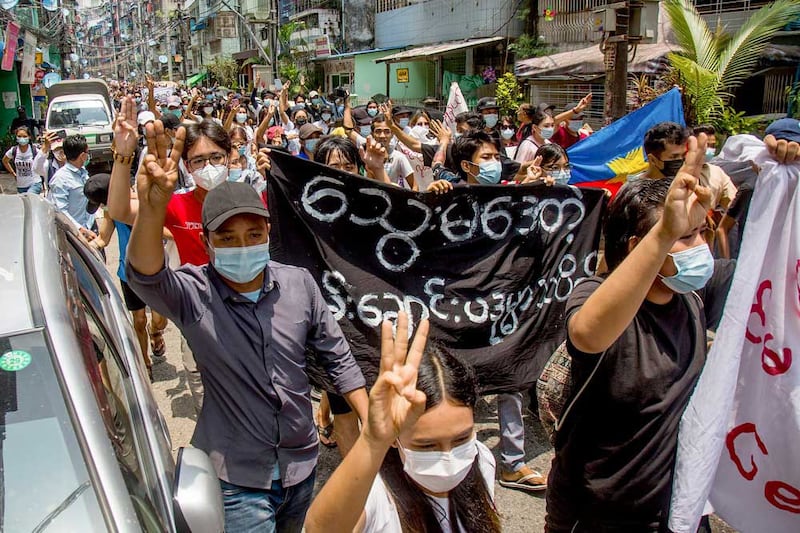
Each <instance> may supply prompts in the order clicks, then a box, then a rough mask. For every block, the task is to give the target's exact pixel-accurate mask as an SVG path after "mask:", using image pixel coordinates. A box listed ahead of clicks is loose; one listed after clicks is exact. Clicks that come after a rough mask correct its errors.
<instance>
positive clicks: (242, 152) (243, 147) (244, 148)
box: [239, 146, 247, 155]
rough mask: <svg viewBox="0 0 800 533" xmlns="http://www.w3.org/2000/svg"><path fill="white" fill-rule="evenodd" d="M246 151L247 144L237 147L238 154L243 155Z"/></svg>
mask: <svg viewBox="0 0 800 533" xmlns="http://www.w3.org/2000/svg"><path fill="white" fill-rule="evenodd" d="M246 153H247V146H240V147H239V155H244V154H246Z"/></svg>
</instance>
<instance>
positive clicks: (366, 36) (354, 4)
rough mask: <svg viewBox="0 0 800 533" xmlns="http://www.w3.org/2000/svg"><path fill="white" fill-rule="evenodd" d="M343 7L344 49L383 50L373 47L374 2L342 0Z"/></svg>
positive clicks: (372, 0) (371, 0)
mask: <svg viewBox="0 0 800 533" xmlns="http://www.w3.org/2000/svg"><path fill="white" fill-rule="evenodd" d="M342 6H343V7H344V13H345V15H344V17H343V19H344V32H343V35H342V37H344V49H343V50H340V52H360V51H362V50H372V49H373V48H383V47H381V46H376V45H375V24H376V22H375V0H342Z"/></svg>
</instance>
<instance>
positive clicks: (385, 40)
mask: <svg viewBox="0 0 800 533" xmlns="http://www.w3.org/2000/svg"><path fill="white" fill-rule="evenodd" d="M515 6H516V2H513V1H509V0H469V1H463V2H453V1H452V0H429V1H427V2H422V3H419V4H414V5H411V6H408V7H402V8H400V9H393V10H391V11H384V12H383V13H377V14H376V15H375V47H376V48H390V47H393V46H413V45H421V44H429V43H438V42H444V41H455V40H460V39H468V38H475V37H492V36H494V35H502V36H505V35H506V32H508V36H509V37H511V38H516V37H518V36H519V34H520V33H521V32H522V22H521V21H519V20H517V18H516V17H515V16H513V13H514V7H515ZM509 20H510V22H509V23H508V25H507V26H505V27H502V26H503V25H504V24H505V23H506V22H507V21H509ZM501 27H502V29H501Z"/></svg>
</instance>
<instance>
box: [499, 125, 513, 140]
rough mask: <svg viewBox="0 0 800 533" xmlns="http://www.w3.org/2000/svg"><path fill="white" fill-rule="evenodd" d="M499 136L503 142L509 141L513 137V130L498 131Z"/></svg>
mask: <svg viewBox="0 0 800 533" xmlns="http://www.w3.org/2000/svg"><path fill="white" fill-rule="evenodd" d="M500 136H501V137H503V139H505V140H509V139H510V138H511V137H513V136H514V128H503V129H501V130H500Z"/></svg>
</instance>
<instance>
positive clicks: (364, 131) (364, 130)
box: [361, 126, 372, 137]
mask: <svg viewBox="0 0 800 533" xmlns="http://www.w3.org/2000/svg"><path fill="white" fill-rule="evenodd" d="M370 133H372V126H361V136H362V137H369V135H370Z"/></svg>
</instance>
